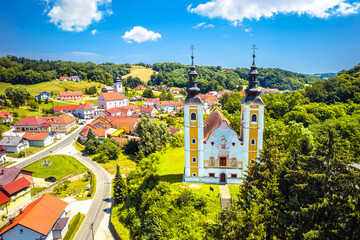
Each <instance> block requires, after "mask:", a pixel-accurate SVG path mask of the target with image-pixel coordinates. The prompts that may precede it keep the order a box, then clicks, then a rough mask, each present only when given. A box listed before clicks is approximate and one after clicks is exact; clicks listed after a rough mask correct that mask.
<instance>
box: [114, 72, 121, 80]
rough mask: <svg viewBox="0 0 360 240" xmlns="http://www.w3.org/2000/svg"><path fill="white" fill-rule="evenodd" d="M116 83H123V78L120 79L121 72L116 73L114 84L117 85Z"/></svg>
mask: <svg viewBox="0 0 360 240" xmlns="http://www.w3.org/2000/svg"><path fill="white" fill-rule="evenodd" d="M116 82H121V78H120V77H119V72H118V71H116V76H115V78H114V83H116Z"/></svg>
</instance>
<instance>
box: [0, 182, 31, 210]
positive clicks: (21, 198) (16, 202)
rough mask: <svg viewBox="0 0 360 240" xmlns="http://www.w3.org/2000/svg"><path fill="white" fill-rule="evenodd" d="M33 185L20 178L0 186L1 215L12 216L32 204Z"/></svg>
mask: <svg viewBox="0 0 360 240" xmlns="http://www.w3.org/2000/svg"><path fill="white" fill-rule="evenodd" d="M30 187H31V183H30V182H29V181H28V180H27V179H26V178H25V177H21V178H18V179H16V180H14V181H12V182H10V183H8V184H6V185H3V186H0V215H1V216H3V215H5V214H12V213H14V212H15V211H17V210H19V209H21V208H23V207H24V206H26V205H27V204H29V203H30V202H31V192H30Z"/></svg>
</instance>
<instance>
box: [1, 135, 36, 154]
mask: <svg viewBox="0 0 360 240" xmlns="http://www.w3.org/2000/svg"><path fill="white" fill-rule="evenodd" d="M0 146H1V147H3V148H4V149H5V150H6V151H7V152H9V153H18V152H20V151H22V150H25V149H27V148H29V143H28V141H27V140H25V139H23V138H22V137H16V136H5V137H4V138H3V139H2V140H1V141H0Z"/></svg>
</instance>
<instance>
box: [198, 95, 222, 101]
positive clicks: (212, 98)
mask: <svg viewBox="0 0 360 240" xmlns="http://www.w3.org/2000/svg"><path fill="white" fill-rule="evenodd" d="M199 95H200V98H201V100H203V101H204V100H206V99H209V100H210V101H217V100H218V98H217V97H215V96H214V95H203V94H199Z"/></svg>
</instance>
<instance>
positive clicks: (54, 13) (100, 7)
mask: <svg viewBox="0 0 360 240" xmlns="http://www.w3.org/2000/svg"><path fill="white" fill-rule="evenodd" d="M44 1H45V2H46V5H47V8H46V9H45V11H46V13H47V15H48V16H49V17H50V22H52V23H54V24H55V25H56V26H58V27H59V28H60V29H62V30H64V31H75V32H81V31H84V30H85V29H86V28H87V27H88V26H89V25H90V24H92V23H93V22H98V21H100V20H101V19H103V17H104V15H111V14H112V11H111V8H110V4H111V0H57V1H56V2H55V1H54V0H44Z"/></svg>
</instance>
